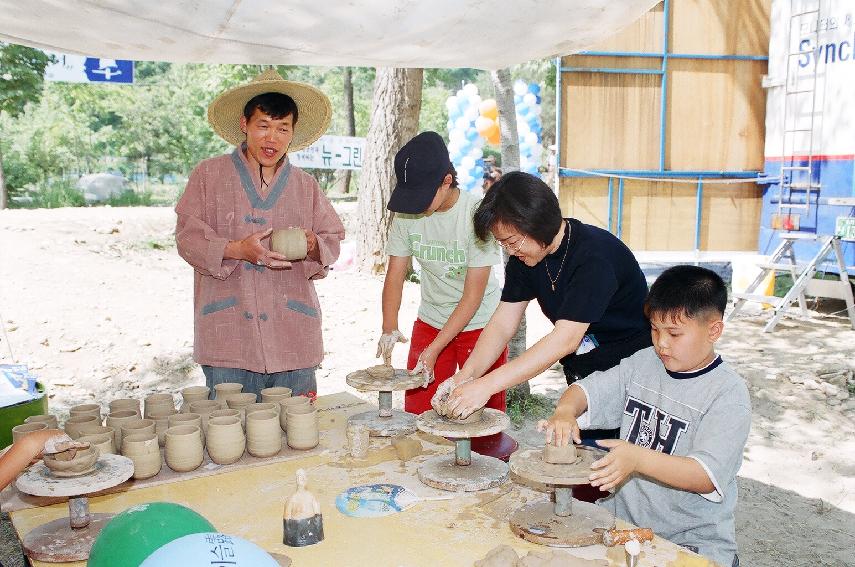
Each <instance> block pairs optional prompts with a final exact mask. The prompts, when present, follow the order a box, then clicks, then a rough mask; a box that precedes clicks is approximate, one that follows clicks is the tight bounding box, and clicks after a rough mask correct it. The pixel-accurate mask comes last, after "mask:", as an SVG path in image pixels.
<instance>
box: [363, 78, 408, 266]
mask: <svg viewBox="0 0 855 567" xmlns="http://www.w3.org/2000/svg"><path fill="white" fill-rule="evenodd" d="M423 76H424V72H423V70H422V69H399V68H391V67H383V68H378V69H377V77H376V79H375V80H374V102H373V108H372V110H371V123H370V124H369V126H368V137H367V139H366V141H365V156H364V159H363V160H362V175H360V181H359V194H358V197H357V219H358V225H357V226H359V227H360V232H359V234H358V235H357V239H358V240H357V256H356V265H357V266H358V267H359V269H361V270H365V271H368V272H371V273H373V274H379V273H383V272H384V271H385V269H386V254H385V248H386V241H387V238H388V233H389V225H390V223H391V215H390V213H389V211H388V210H387V209H386V204H387V203H388V202H389V196H390V195H391V194H392V188H393V187H394V186H395V154H396V153H397V152H398V150H399V149H401V146H403V145H404V144H405V143H406V142H407V141H408V140H409V139H410V138H412V137H413V136H415V134H416V132H417V130H418V126H419V111H420V110H421V105H422V78H423Z"/></svg>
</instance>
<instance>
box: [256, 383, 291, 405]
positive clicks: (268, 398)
mask: <svg viewBox="0 0 855 567" xmlns="http://www.w3.org/2000/svg"><path fill="white" fill-rule="evenodd" d="M290 397H291V388H286V387H284V386H275V387H273V388H264V389H263V390H262V391H261V401H262V402H274V403H277V402H278V401H279V400H281V399H283V398H290Z"/></svg>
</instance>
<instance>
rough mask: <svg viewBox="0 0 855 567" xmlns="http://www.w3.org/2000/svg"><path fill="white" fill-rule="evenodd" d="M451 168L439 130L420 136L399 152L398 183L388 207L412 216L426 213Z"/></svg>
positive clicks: (396, 163)
mask: <svg viewBox="0 0 855 567" xmlns="http://www.w3.org/2000/svg"><path fill="white" fill-rule="evenodd" d="M450 169H451V160H450V159H449V158H448V148H447V147H446V146H445V141H444V140H443V139H442V136H440V135H439V134H437V133H436V132H422V133H421V134H419V135H417V136H416V137H414V138H413V139H412V140H410V141H409V142H407V143H406V144H404V147H403V148H401V149H400V150H399V151H398V153H397V154H395V176H396V177H397V178H398V182H397V183H396V184H395V189H394V190H393V191H392V196H391V197H390V198H389V205H388V206H387V207H386V208H387V209H389V210H390V211H392V212H395V213H406V214H411V215H417V214H419V213H423V212H425V211H426V210H427V208H428V207H429V206H430V204H431V201H433V198H434V197H435V196H436V191H437V189H439V186H440V185H442V180H443V178H444V177H445V175H446V174H447V173H448V172H449V170H450Z"/></svg>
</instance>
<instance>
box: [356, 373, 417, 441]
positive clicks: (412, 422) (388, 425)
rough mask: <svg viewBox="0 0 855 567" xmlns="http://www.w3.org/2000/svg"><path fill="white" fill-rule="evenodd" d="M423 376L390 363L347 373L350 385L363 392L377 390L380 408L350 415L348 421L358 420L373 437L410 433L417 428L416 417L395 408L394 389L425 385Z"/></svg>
mask: <svg viewBox="0 0 855 567" xmlns="http://www.w3.org/2000/svg"><path fill="white" fill-rule="evenodd" d="M423 380H424V378H423V377H422V376H421V375H417V376H411V375H410V373H409V372H407V371H406V370H402V369H394V368H392V367H391V366H384V365H378V366H372V367H371V368H366V369H364V370H357V371H356V372H351V373H350V374H348V375H347V378H346V381H347V384H348V385H349V386H352V387H354V388H356V389H357V390H360V391H363V392H378V393H379V400H378V404H377V406H378V410H377V411H367V412H365V413H360V414H357V415H354V416H351V417H350V418H349V419H348V423H358V424H361V425H364V426H365V427H366V428H367V429H368V433H369V435H371V436H372V437H394V436H395V435H409V434H410V433H414V432H415V430H416V416H415V415H413V414H411V413H407V412H405V411H399V410H393V409H392V392H393V391H398V390H411V389H413V388H418V387H419V386H421V385H422V381H423Z"/></svg>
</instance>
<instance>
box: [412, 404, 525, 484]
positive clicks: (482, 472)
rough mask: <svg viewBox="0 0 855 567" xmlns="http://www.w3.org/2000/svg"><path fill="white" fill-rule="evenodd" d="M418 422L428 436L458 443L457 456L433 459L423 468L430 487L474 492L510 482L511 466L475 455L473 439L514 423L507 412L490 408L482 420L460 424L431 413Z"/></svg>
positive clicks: (425, 479)
mask: <svg viewBox="0 0 855 567" xmlns="http://www.w3.org/2000/svg"><path fill="white" fill-rule="evenodd" d="M416 423H417V425H418V428H419V430H421V431H424V432H425V433H430V434H431V435H439V436H441V437H447V438H449V439H451V440H453V441H454V453H453V454H449V455H439V456H437V457H433V458H431V459H428V460H427V461H426V462H425V463H424V464H423V465H422V466H421V467H419V480H421V481H422V482H423V483H425V484H426V485H428V486H431V487H433V488H439V489H441V490H451V491H461V490H462V491H467V492H471V491H474V490H486V489H487V488H493V487H496V486H499V485H500V484H502V483H503V482H505V481H506V480H507V479H508V465H507V463H505V462H503V461H501V460H499V459H497V458H495V457H488V456H485V455H479V454H478V453H473V452H472V437H484V436H485V435H493V434H495V433H499V432H501V431H504V430H505V429H506V428H507V427H508V426H509V425H510V424H511V420H510V419H509V418H508V416H507V415H505V413H504V412H501V411H499V410H495V409H490V408H486V409H485V410H484V413H483V414H482V417H481V420H480V421H476V422H474V423H456V422H454V421H452V420H449V419H447V418H445V417H442V416H441V415H439V414H437V413H436V412H435V411H434V410H430V411H428V412H425V413H423V414H422V415H420V416H419V419H418V421H417V422H416Z"/></svg>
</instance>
